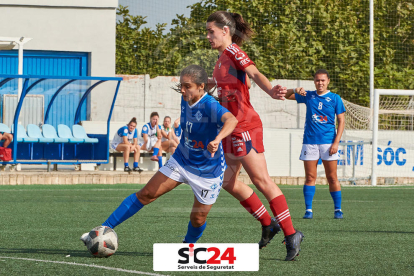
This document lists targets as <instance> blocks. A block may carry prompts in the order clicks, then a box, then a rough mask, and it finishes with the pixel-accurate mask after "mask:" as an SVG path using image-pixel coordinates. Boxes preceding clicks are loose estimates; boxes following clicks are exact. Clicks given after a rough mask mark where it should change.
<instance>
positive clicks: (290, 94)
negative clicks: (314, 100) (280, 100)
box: [285, 87, 306, 100]
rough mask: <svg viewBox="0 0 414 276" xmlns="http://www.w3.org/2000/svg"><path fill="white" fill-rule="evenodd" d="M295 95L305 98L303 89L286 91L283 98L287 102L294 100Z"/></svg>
mask: <svg viewBox="0 0 414 276" xmlns="http://www.w3.org/2000/svg"><path fill="white" fill-rule="evenodd" d="M295 94H299V95H302V96H306V91H305V89H304V88H303V87H297V88H293V89H288V90H287V93H286V95H285V98H286V99H288V100H296V97H295Z"/></svg>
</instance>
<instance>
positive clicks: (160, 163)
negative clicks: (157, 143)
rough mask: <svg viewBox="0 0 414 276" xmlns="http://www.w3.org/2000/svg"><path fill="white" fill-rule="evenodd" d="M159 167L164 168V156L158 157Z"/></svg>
mask: <svg viewBox="0 0 414 276" xmlns="http://www.w3.org/2000/svg"><path fill="white" fill-rule="evenodd" d="M158 166H159V168H161V167H162V156H158Z"/></svg>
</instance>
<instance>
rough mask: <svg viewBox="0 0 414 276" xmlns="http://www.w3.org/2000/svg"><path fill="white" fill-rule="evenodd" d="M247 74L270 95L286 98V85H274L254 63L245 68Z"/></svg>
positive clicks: (279, 98) (281, 98) (277, 98)
mask: <svg viewBox="0 0 414 276" xmlns="http://www.w3.org/2000/svg"><path fill="white" fill-rule="evenodd" d="M245 71H246V73H247V75H248V76H249V77H250V78H252V80H253V81H254V82H255V83H256V84H257V85H258V86H259V87H260V88H261V89H262V90H263V91H264V92H266V93H267V94H268V95H269V96H270V97H272V98H273V99H276V100H284V99H285V97H284V96H285V94H286V87H282V86H281V85H276V86H275V87H272V84H271V83H270V81H269V80H268V79H267V78H266V76H265V75H263V74H262V73H260V72H259V70H258V69H257V68H256V66H254V65H250V66H248V67H246V69H245Z"/></svg>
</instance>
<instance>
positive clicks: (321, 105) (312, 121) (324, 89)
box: [286, 69, 346, 219]
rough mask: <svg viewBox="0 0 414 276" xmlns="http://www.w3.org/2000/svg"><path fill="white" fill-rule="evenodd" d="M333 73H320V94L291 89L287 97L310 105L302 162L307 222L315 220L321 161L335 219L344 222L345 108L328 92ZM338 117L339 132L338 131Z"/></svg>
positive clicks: (317, 79) (317, 75)
mask: <svg viewBox="0 0 414 276" xmlns="http://www.w3.org/2000/svg"><path fill="white" fill-rule="evenodd" d="M329 81H330V79H329V73H328V71H326V70H324V69H320V70H318V71H316V73H315V75H314V83H315V87H316V91H305V90H304V89H303V88H302V87H298V88H295V89H288V92H287V93H286V98H287V99H289V100H296V101H297V102H298V103H304V104H306V123H305V133H304V135H303V146H302V152H301V154H300V160H303V163H304V166H305V174H306V180H305V181H306V182H305V185H304V186H303V195H304V197H305V205H306V212H305V216H304V217H303V218H304V219H311V218H313V212H312V201H313V196H314V195H315V181H316V177H317V173H316V167H317V165H318V160H319V158H321V159H322V163H323V166H324V167H325V174H326V178H327V179H328V183H329V191H330V192H331V196H332V199H333V201H334V206H335V212H334V218H336V219H342V218H343V213H342V210H341V201H342V195H341V185H340V184H339V181H338V177H337V174H336V169H337V164H338V159H339V153H338V146H339V141H340V140H341V136H342V133H343V131H344V127H345V114H344V113H345V111H346V110H345V106H344V104H343V102H342V99H341V97H340V96H339V95H337V94H334V93H332V92H331V91H329V90H328V85H329ZM335 115H336V117H337V120H338V131H337V132H336V131H335Z"/></svg>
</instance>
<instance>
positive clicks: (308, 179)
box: [305, 174, 316, 183]
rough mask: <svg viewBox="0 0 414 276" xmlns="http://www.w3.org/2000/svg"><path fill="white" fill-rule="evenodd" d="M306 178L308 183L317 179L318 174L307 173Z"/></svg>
mask: <svg viewBox="0 0 414 276" xmlns="http://www.w3.org/2000/svg"><path fill="white" fill-rule="evenodd" d="M305 179H306V180H305V181H306V183H314V182H315V181H316V175H313V174H307V175H306V178H305Z"/></svg>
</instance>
